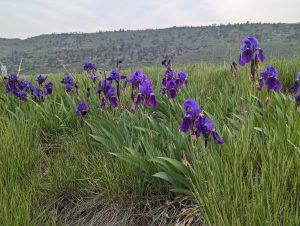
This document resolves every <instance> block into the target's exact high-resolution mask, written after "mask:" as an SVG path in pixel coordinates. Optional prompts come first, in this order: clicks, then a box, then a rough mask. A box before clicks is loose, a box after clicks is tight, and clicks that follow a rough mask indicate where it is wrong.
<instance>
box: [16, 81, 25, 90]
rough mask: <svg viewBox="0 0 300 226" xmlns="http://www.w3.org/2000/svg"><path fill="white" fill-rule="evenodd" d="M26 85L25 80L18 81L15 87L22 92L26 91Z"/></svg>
mask: <svg viewBox="0 0 300 226" xmlns="http://www.w3.org/2000/svg"><path fill="white" fill-rule="evenodd" d="M27 84H28V82H27V81H26V80H24V79H22V80H20V81H18V85H17V86H18V88H19V89H20V90H24V89H26V87H27Z"/></svg>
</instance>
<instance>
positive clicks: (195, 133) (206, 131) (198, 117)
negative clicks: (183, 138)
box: [179, 98, 224, 148]
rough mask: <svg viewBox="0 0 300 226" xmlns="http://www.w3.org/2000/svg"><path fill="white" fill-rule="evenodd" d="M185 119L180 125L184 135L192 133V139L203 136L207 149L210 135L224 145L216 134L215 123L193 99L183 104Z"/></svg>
mask: <svg viewBox="0 0 300 226" xmlns="http://www.w3.org/2000/svg"><path fill="white" fill-rule="evenodd" d="M182 108H183V111H184V114H185V115H184V117H183V119H182V121H181V123H180V126H179V129H180V131H181V132H183V133H188V132H190V134H191V136H192V137H195V138H196V139H199V137H200V136H201V135H203V136H204V139H205V148H207V147H208V142H209V138H210V135H212V137H213V139H214V140H215V141H216V142H217V143H218V144H223V143H224V141H223V139H222V138H221V137H220V135H219V134H218V133H217V132H216V128H215V124H214V122H213V121H212V120H211V119H210V118H208V117H206V116H204V114H203V113H202V109H201V108H200V107H199V105H198V104H197V103H196V101H195V100H194V99H192V98H188V99H186V101H185V102H184V103H183V106H182Z"/></svg>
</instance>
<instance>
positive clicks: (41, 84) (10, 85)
mask: <svg viewBox="0 0 300 226" xmlns="http://www.w3.org/2000/svg"><path fill="white" fill-rule="evenodd" d="M46 80H47V77H46V76H43V75H39V76H38V77H37V79H36V81H37V82H38V85H34V84H33V83H31V82H29V81H27V80H25V79H19V77H18V75H17V74H10V75H9V76H8V78H4V84H5V90H6V93H9V94H12V95H14V96H16V97H17V98H18V99H19V100H20V101H21V102H26V101H27V100H28V95H31V96H32V97H33V99H34V100H35V101H43V100H44V97H45V96H47V95H51V94H52V90H53V83H52V82H47V83H45V81H46Z"/></svg>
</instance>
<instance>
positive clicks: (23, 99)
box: [17, 90, 27, 102]
mask: <svg viewBox="0 0 300 226" xmlns="http://www.w3.org/2000/svg"><path fill="white" fill-rule="evenodd" d="M17 97H18V98H19V100H20V101H21V102H26V101H27V94H26V92H25V91H24V90H20V91H19V92H18V93H17Z"/></svg>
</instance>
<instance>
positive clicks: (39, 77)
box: [36, 75, 47, 85]
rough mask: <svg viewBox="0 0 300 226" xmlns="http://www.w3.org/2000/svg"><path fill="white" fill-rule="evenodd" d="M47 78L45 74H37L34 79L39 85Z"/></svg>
mask: <svg viewBox="0 0 300 226" xmlns="http://www.w3.org/2000/svg"><path fill="white" fill-rule="evenodd" d="M46 79H47V76H44V75H39V76H38V77H37V79H36V81H37V82H38V83H39V85H42V84H43V83H44V82H45V81H46Z"/></svg>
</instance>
